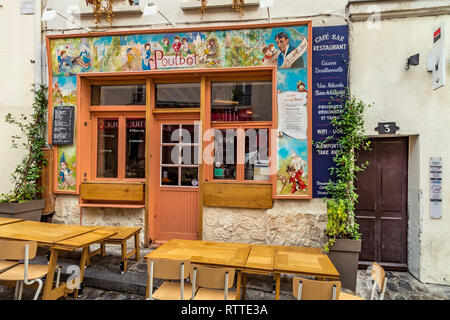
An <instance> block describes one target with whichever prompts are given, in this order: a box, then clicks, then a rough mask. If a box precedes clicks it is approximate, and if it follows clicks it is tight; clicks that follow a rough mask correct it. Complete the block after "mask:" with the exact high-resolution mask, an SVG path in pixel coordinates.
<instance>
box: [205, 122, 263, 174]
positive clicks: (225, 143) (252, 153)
mask: <svg viewBox="0 0 450 320" xmlns="http://www.w3.org/2000/svg"><path fill="white" fill-rule="evenodd" d="M269 134H270V131H269V129H268V128H250V129H244V128H239V129H215V130H214V163H213V179H214V180H231V181H239V182H242V181H267V182H268V181H269Z"/></svg>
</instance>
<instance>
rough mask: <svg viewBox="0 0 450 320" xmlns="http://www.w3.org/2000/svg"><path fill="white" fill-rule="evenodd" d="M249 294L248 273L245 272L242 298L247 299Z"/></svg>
mask: <svg viewBox="0 0 450 320" xmlns="http://www.w3.org/2000/svg"><path fill="white" fill-rule="evenodd" d="M246 294H247V274H246V273H245V272H244V274H243V275H242V300H245V299H246V297H245V296H246Z"/></svg>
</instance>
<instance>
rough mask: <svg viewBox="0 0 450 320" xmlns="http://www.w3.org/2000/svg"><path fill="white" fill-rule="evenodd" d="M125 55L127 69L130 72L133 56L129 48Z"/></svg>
mask: <svg viewBox="0 0 450 320" xmlns="http://www.w3.org/2000/svg"><path fill="white" fill-rule="evenodd" d="M126 55H127V69H128V70H129V71H131V70H133V60H134V55H133V52H132V51H131V48H127V51H126Z"/></svg>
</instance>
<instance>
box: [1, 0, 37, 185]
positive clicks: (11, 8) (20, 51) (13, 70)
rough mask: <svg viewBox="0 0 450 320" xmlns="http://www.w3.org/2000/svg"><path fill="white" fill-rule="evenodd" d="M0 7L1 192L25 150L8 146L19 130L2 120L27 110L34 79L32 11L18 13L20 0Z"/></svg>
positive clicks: (30, 103) (28, 109)
mask: <svg viewBox="0 0 450 320" xmlns="http://www.w3.org/2000/svg"><path fill="white" fill-rule="evenodd" d="M1 5H2V7H1V8H0V69H1V70H2V72H1V73H0V137H1V139H0V149H1V150H3V152H4V154H3V155H4V156H3V158H2V161H0V193H3V192H8V191H9V190H10V189H11V187H12V184H11V183H10V176H11V173H12V172H13V171H14V169H15V167H16V165H17V164H18V163H19V162H20V161H21V159H22V157H23V155H24V154H25V150H22V149H19V150H17V149H11V139H10V137H11V136H13V135H17V134H20V130H19V129H18V128H16V127H15V126H13V125H10V124H8V123H6V122H5V116H6V115H7V114H8V113H11V114H12V115H13V116H16V117H17V116H18V115H20V114H22V113H24V114H30V113H31V112H32V108H31V105H32V103H33V93H32V92H31V91H30V89H31V88H32V87H31V86H32V84H33V82H34V64H32V63H31V62H30V60H34V49H35V46H34V15H20V2H19V1H14V0H8V1H2V2H1Z"/></svg>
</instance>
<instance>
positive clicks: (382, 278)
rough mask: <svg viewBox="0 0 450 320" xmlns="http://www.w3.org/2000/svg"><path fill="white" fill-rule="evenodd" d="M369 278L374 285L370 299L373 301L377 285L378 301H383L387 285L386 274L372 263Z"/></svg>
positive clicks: (377, 265)
mask: <svg viewBox="0 0 450 320" xmlns="http://www.w3.org/2000/svg"><path fill="white" fill-rule="evenodd" d="M371 277H372V280H373V282H374V283H373V288H372V295H371V297H370V299H371V300H373V299H374V298H375V291H376V286H377V285H378V287H379V288H380V300H383V299H384V293H385V291H386V283H387V278H386V272H385V271H384V269H383V267H382V266H380V265H379V264H378V263H376V262H373V263H372V273H371Z"/></svg>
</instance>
